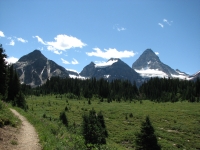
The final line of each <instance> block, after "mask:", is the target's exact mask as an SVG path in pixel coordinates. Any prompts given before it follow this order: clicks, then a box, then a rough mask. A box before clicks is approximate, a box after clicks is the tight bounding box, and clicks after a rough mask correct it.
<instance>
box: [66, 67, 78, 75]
mask: <svg viewBox="0 0 200 150" xmlns="http://www.w3.org/2000/svg"><path fill="white" fill-rule="evenodd" d="M66 70H67V71H72V72H76V73H78V74H79V72H78V71H76V70H74V69H67V68H66Z"/></svg>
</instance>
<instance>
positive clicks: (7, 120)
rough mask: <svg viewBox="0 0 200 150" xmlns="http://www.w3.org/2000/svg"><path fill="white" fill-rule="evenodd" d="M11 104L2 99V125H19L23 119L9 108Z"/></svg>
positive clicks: (0, 109)
mask: <svg viewBox="0 0 200 150" xmlns="http://www.w3.org/2000/svg"><path fill="white" fill-rule="evenodd" d="M9 107H10V105H9V104H7V103H5V102H3V101H1V100H0V127H3V126H5V125H10V126H13V127H17V126H18V125H20V123H21V121H20V120H19V119H18V118H17V117H15V116H14V115H13V113H12V112H11V111H10V110H9Z"/></svg>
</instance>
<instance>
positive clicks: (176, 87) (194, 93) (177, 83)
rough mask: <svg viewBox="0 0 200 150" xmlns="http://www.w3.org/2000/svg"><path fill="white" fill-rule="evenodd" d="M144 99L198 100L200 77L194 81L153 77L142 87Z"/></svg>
mask: <svg viewBox="0 0 200 150" xmlns="http://www.w3.org/2000/svg"><path fill="white" fill-rule="evenodd" d="M140 93H142V98H143V99H150V100H152V101H156V102H177V101H179V100H180V101H182V100H188V101H189V102H194V101H196V100H195V98H198V97H200V81H199V78H197V80H196V81H195V82H194V81H187V80H179V79H170V78H169V79H165V78H164V79H163V78H151V79H150V80H149V81H147V82H145V83H143V84H142V86H141V87H140Z"/></svg>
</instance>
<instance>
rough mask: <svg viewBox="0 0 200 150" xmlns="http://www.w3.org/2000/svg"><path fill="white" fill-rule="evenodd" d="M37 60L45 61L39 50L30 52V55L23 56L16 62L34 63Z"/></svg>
mask: <svg viewBox="0 0 200 150" xmlns="http://www.w3.org/2000/svg"><path fill="white" fill-rule="evenodd" d="M39 58H42V59H47V58H46V57H45V56H44V55H43V54H42V53H41V51H40V50H37V49H36V50H34V51H32V52H31V53H29V54H27V55H24V56H23V57H21V58H20V59H19V60H18V61H19V62H25V61H28V62H30V61H35V60H37V59H39Z"/></svg>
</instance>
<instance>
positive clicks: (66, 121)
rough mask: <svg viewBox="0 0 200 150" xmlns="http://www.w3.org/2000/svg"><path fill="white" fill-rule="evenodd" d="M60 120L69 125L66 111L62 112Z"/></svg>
mask: <svg viewBox="0 0 200 150" xmlns="http://www.w3.org/2000/svg"><path fill="white" fill-rule="evenodd" d="M60 120H61V121H62V123H63V124H64V125H65V126H66V127H68V119H67V116H66V114H65V112H61V113H60Z"/></svg>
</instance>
